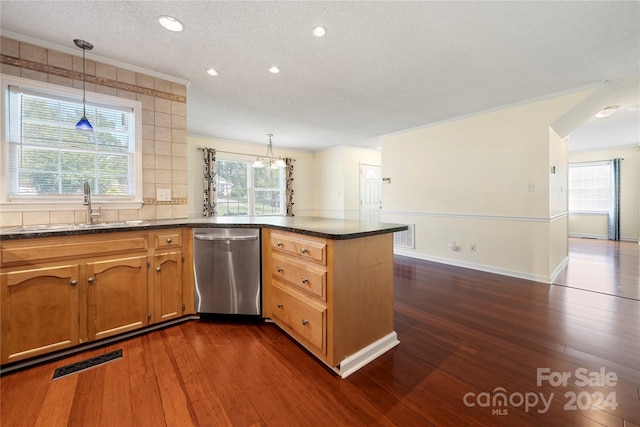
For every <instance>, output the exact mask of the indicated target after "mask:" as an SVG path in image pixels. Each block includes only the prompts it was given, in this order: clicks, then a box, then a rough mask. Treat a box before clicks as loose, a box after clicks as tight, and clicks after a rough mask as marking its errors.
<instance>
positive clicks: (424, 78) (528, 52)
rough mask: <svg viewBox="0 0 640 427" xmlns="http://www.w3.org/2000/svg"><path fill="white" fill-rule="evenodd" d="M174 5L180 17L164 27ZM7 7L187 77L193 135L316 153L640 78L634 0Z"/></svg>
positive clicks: (61, 33)
mask: <svg viewBox="0 0 640 427" xmlns="http://www.w3.org/2000/svg"><path fill="white" fill-rule="evenodd" d="M165 14H168V15H172V16H174V17H176V18H178V19H180V20H181V21H182V22H183V23H184V24H185V29H184V31H183V32H181V33H171V32H169V31H166V30H164V29H163V28H162V27H160V25H159V24H158V22H157V17H158V16H159V15H165ZM0 15H1V20H0V30H1V31H2V33H3V34H6V35H11V36H16V35H19V36H24V37H25V38H33V39H37V40H42V41H46V42H47V43H50V44H52V45H55V46H61V47H65V48H68V49H70V50H71V51H72V52H75V53H76V54H78V55H79V52H78V49H77V48H75V46H74V45H73V39H75V38H81V39H84V40H87V41H89V42H91V43H93V44H94V46H95V48H94V50H93V51H92V52H90V53H89V54H87V57H88V58H94V59H99V58H109V59H112V60H115V61H120V62H122V63H126V64H132V65H134V66H136V67H141V68H144V69H147V70H153V71H156V72H158V73H163V74H167V75H170V76H175V77H177V78H179V79H183V80H185V81H189V82H190V84H189V86H188V132H189V133H190V134H192V135H203V136H210V137H218V138H224V139H231V140H238V141H245V142H254V143H266V140H267V137H266V136H265V134H267V133H273V134H274V138H273V142H274V146H275V147H278V146H280V147H290V148H298V149H301V150H308V151H317V150H321V149H323V148H327V147H331V146H335V145H341V144H345V145H353V146H361V147H370V148H377V147H379V136H381V135H385V134H389V133H394V132H399V131H402V130H405V129H409V128H414V127H418V126H424V125H428V124H432V123H437V122H441V121H445V120H450V119H453V118H456V117H461V116H465V115H469V114H474V113H477V112H481V111H486V110H490V109H494V108H499V107H500V106H504V105H509V104H514V103H519V102H522V101H524V100H529V99H534V98H539V97H544V96H549V95H552V94H557V93H562V92H566V91H572V90H576V89H578V88H584V87H586V86H589V85H596V84H598V83H601V82H603V81H608V80H610V81H616V80H619V79H630V78H631V79H635V81H637V80H638V78H639V76H640V25H639V23H640V2H636V1H632V2H619V1H614V2H594V1H585V2H580V1H578V2H562V1H553V2H543V1H535V2H523V1H510V2H493V1H489V2H485V1H473V2H430V1H428V2H371V1H368V2H346V1H345V2H322V1H315V2H306V1H305V2H302V1H300V2H275V1H265V2H244V1H243V2H239V1H238V2H218V1H171V2H164V1H6V0H3V1H1V2H0ZM316 25H324V26H326V27H327V29H328V33H327V35H326V36H325V37H323V38H317V37H315V36H313V35H312V33H311V30H312V29H313V27H314V26H316ZM74 49H75V50H74ZM272 65H277V66H278V67H280V69H281V70H282V71H281V72H280V73H279V74H276V75H274V74H270V73H269V72H268V68H269V67H271V66H272ZM208 67H214V68H215V69H216V70H217V71H218V72H219V75H218V76H217V77H211V76H209V75H207V74H206V73H205V69H206V68H208ZM623 97H625V99H624V103H625V104H624V105H623V104H621V105H622V106H623V108H621V110H620V113H621V114H620V115H619V116H618V117H617V119H619V120H622V119H624V117H622V116H627V115H628V116H629V117H627V120H628V122H627V123H630V124H629V125H628V126H627V125H625V126H622V125H620V126H618V127H624V128H625V129H627V128H628V129H630V130H631V132H635V135H626V136H624V138H626V139H629V138H631V139H632V140H633V141H630V143H636V144H637V143H638V139H639V138H638V134H640V112H639V110H637V109H636V110H633V111H627V109H628V108H634V107H638V104H640V87H639V86H638V85H637V84H635V85H634V84H631V86H630V91H629V93H625V94H623ZM620 102H623V100H622V99H620ZM601 107H604V105H602V106H593V108H595V109H596V110H597V109H599V108H601ZM603 123H605V122H604V121H601V122H600V123H598V124H597V125H598V126H594V129H595V128H596V127H602V126H603ZM588 126H589V123H587V124H586V127H585V128H584V129H586V130H585V133H586V134H589V132H588ZM581 129H583V128H581ZM584 129H583V130H584ZM628 129H627V131H626V132H627V133H628V132H629V130H628ZM594 132H595V131H594ZM601 133H602V132H601ZM604 133H605V134H606V131H605V132H604ZM576 135H581V134H580V133H578V131H576ZM589 135H591V136H592V134H589ZM581 137H582V136H581ZM587 137H589V136H588V135H587V136H584V138H587ZM579 142H580V141H579V138H578V141H575V138H574V135H572V144H574V146H576V144H578V143H579ZM589 143H590V144H594V142H593V140H591V141H590V142H589ZM609 143H610V144H611V142H610V138H609ZM625 143H626V141H625ZM618 145H620V144H618Z"/></svg>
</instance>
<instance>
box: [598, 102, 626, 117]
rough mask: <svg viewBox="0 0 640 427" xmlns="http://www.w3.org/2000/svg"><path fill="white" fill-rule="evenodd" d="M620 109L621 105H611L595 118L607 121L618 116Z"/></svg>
mask: <svg viewBox="0 0 640 427" xmlns="http://www.w3.org/2000/svg"><path fill="white" fill-rule="evenodd" d="M618 108H620V106H619V105H609V106H607V107H604V108H603V109H602V110H600V111H598V112H597V113H596V115H595V116H594V117H595V118H596V119H606V118H608V117H611V116H613V115H614V114H616V113H617V112H618Z"/></svg>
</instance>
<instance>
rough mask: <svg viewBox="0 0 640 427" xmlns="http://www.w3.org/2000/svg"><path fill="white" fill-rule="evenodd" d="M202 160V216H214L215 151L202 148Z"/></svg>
mask: <svg viewBox="0 0 640 427" xmlns="http://www.w3.org/2000/svg"><path fill="white" fill-rule="evenodd" d="M202 158H203V160H204V168H203V171H204V179H203V184H204V185H203V190H204V204H203V206H202V216H216V170H215V165H216V150H215V148H203V149H202Z"/></svg>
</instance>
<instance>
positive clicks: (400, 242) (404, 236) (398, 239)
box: [393, 224, 415, 249]
mask: <svg viewBox="0 0 640 427" xmlns="http://www.w3.org/2000/svg"><path fill="white" fill-rule="evenodd" d="M414 226H415V225H414V224H409V229H408V230H404V231H396V232H395V233H393V245H394V246H397V247H400V248H409V249H414V248H415V246H414V244H413V237H414V233H413V231H414Z"/></svg>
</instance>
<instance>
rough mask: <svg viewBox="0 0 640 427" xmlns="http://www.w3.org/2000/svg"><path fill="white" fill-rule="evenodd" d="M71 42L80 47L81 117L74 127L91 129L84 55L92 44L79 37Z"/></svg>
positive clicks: (85, 57)
mask: <svg viewBox="0 0 640 427" xmlns="http://www.w3.org/2000/svg"><path fill="white" fill-rule="evenodd" d="M73 42H74V43H75V44H76V46H78V47H79V48H80V49H82V118H81V119H80V121H79V122H78V123H77V124H76V129H79V130H89V131H92V130H93V126H91V123H90V122H89V119H87V70H86V62H87V56H86V51H87V49H89V50H91V49H93V45H92V44H91V43H89V42H86V41H84V40H80V39H74V40H73Z"/></svg>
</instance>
